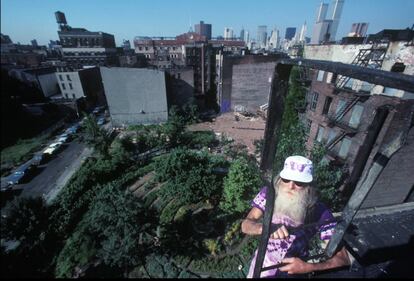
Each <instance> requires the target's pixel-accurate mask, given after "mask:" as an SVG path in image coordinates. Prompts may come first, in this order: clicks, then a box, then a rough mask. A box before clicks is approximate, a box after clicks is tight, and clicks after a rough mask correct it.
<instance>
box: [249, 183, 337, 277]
mask: <svg viewBox="0 0 414 281" xmlns="http://www.w3.org/2000/svg"><path fill="white" fill-rule="evenodd" d="M266 191H267V187H266V186H265V187H263V188H262V189H261V190H260V192H259V193H258V194H257V195H256V197H255V198H254V199H253V201H252V203H251V205H252V207H257V208H259V209H260V210H262V211H263V212H264V210H265V206H266ZM333 220H334V217H333V215H332V213H331V211H329V209H328V208H327V207H326V206H325V205H324V204H323V203H321V202H318V203H317V204H316V205H315V208H314V211H313V212H312V214H311V217H307V218H306V224H313V226H312V227H306V228H300V226H299V227H298V225H297V224H296V223H295V222H294V221H292V220H291V219H290V218H289V217H287V216H281V215H279V216H278V215H276V216H275V215H274V216H273V218H272V224H284V225H286V226H291V227H298V230H296V231H294V232H293V233H290V235H289V237H288V238H287V239H271V238H269V242H268V245H267V250H266V254H265V258H264V261H263V267H268V266H272V265H275V264H277V263H279V262H280V261H281V260H282V259H283V258H285V257H300V258H305V257H306V256H307V255H308V250H309V249H308V244H309V240H310V239H311V238H312V237H313V236H314V235H315V234H316V233H318V232H319V233H320V238H321V239H322V240H328V239H330V238H331V236H332V233H333V229H334V227H335V223H332V221H333ZM326 222H331V223H326ZM256 258H257V250H256V251H255V253H254V256H253V259H252V262H251V264H250V268H249V273H248V275H247V277H248V278H252V277H253V271H254V265H255V264H256ZM281 275H285V273H284V272H281V271H279V270H278V269H271V270H267V271H263V272H262V273H261V275H260V277H277V276H281Z"/></svg>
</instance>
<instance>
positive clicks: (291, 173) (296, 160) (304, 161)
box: [280, 155, 313, 182]
mask: <svg viewBox="0 0 414 281" xmlns="http://www.w3.org/2000/svg"><path fill="white" fill-rule="evenodd" d="M312 172H313V165H312V161H311V160H309V159H308V158H305V157H303V156H299V155H295V156H289V157H288V158H286V160H285V165H284V167H283V170H282V171H281V172H280V177H281V178H284V179H287V180H292V181H299V182H311V181H312V180H313V177H312Z"/></svg>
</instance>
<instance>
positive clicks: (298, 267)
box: [279, 258, 312, 274]
mask: <svg viewBox="0 0 414 281" xmlns="http://www.w3.org/2000/svg"><path fill="white" fill-rule="evenodd" d="M281 263H285V264H286V265H284V266H282V267H281V268H279V270H280V271H284V272H287V273H288V274H303V273H308V272H311V271H312V265H311V264H309V263H307V262H304V261H303V260H301V259H300V258H284V259H283V260H282V261H281Z"/></svg>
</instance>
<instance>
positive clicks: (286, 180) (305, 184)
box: [280, 178, 309, 187]
mask: <svg viewBox="0 0 414 281" xmlns="http://www.w3.org/2000/svg"><path fill="white" fill-rule="evenodd" d="M280 179H281V180H282V181H283V182H284V183H289V182H291V181H292V180H288V179H284V178H280ZM293 182H294V183H295V185H296V186H299V187H306V186H307V185H308V184H309V183H307V182H301V181H293Z"/></svg>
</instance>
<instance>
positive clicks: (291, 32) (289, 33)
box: [285, 27, 296, 40]
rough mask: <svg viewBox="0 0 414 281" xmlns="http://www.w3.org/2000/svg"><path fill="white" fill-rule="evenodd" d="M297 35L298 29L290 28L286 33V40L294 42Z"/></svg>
mask: <svg viewBox="0 0 414 281" xmlns="http://www.w3.org/2000/svg"><path fill="white" fill-rule="evenodd" d="M295 34H296V27H288V28H286V32H285V39H288V40H292V38H293V37H294V36H295Z"/></svg>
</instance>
